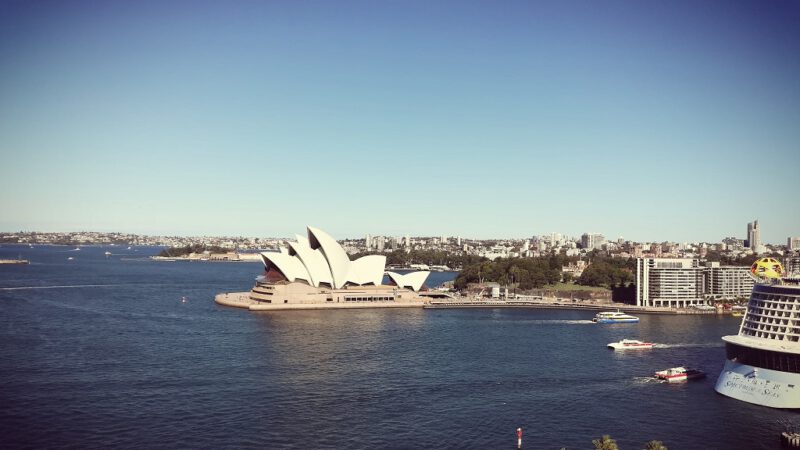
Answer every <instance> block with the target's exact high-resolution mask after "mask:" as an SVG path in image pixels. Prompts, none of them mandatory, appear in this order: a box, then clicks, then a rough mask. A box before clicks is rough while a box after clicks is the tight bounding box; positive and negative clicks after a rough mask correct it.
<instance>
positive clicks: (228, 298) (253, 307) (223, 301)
mask: <svg viewBox="0 0 800 450" xmlns="http://www.w3.org/2000/svg"><path fill="white" fill-rule="evenodd" d="M214 302H216V303H217V304H219V305H222V306H228V307H232V308H240V309H247V310H250V311H291V310H323V309H370V308H422V309H476V308H528V309H563V310H575V311H604V310H606V311H607V310H619V311H622V312H625V313H636V314H656V315H657V314H662V315H703V316H707V315H713V316H727V315H730V314H728V313H721V312H718V311H717V310H695V309H670V308H656V307H642V306H632V305H627V304H620V303H610V304H597V303H574V302H570V303H562V302H541V301H540V302H536V301H496V300H427V301H424V302H417V301H412V302H402V301H401V302H386V303H379V302H374V303H355V304H354V303H289V304H270V303H263V302H259V301H255V300H252V299H250V292H249V291H248V292H228V293H220V294H217V295H215V296H214Z"/></svg>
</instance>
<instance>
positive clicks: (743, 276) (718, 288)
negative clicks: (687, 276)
mask: <svg viewBox="0 0 800 450" xmlns="http://www.w3.org/2000/svg"><path fill="white" fill-rule="evenodd" d="M703 279H704V285H705V294H706V295H707V296H712V297H715V298H717V299H736V298H748V297H749V296H750V292H751V291H752V290H753V284H754V283H755V282H754V280H753V278H752V277H751V276H750V268H749V267H747V266H720V265H719V263H718V262H707V263H706V267H705V269H704V270H703Z"/></svg>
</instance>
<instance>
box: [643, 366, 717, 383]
mask: <svg viewBox="0 0 800 450" xmlns="http://www.w3.org/2000/svg"><path fill="white" fill-rule="evenodd" d="M705 376H706V374H705V372H702V371H700V370H697V369H690V368H687V367H673V368H671V369H665V370H659V371H658V372H656V374H655V377H656V378H660V379H662V380H666V381H667V383H677V382H680V381H686V380H693V379H695V378H703V377H705Z"/></svg>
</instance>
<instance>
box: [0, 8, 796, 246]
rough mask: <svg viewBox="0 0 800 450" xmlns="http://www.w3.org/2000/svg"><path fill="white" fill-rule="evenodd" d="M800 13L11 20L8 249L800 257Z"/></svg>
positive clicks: (90, 14) (0, 141)
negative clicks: (88, 234)
mask: <svg viewBox="0 0 800 450" xmlns="http://www.w3.org/2000/svg"><path fill="white" fill-rule="evenodd" d="M799 192H800V3H798V2H795V1H771V2H760V1H752V2H738V1H704V0H700V1H696V0H693V1H670V2H664V1H648V0H643V1H603V2H596V1H554V2H547V1H535V2H534V1H519V2H518V1H503V2H494V1H435V2H431V1H419V2H416V1H411V0H409V1H391V0H387V1H377V2H376V1H364V2H350V1H335V2H331V1H319V2H317V1H295V0H291V1H254V2H250V1H233V2H212V1H208V2H203V1H192V2H183V1H169V2H164V1H154V2H150V1H136V2H130V1H126V2H118V1H52V2H51V1H35V0H34V1H30V0H24V1H8V0H0V230H2V231H20V230H26V231H33V230H36V231H79V230H92V231H120V232H130V233H140V234H169V235H236V236H240V235H241V236H290V235H293V234H294V233H301V234H302V233H303V232H304V230H305V226H307V225H312V226H315V227H319V228H321V229H324V230H326V231H327V232H329V233H330V234H332V235H333V236H335V237H337V238H347V237H362V236H363V235H365V234H367V233H371V234H372V235H398V236H400V235H406V234H410V235H412V236H417V235H423V236H438V235H447V236H463V237H470V238H513V237H519V238H522V237H529V236H532V235H540V234H549V233H550V232H559V233H563V234H566V235H569V236H578V235H580V234H582V233H584V232H597V233H603V234H604V235H605V236H606V237H608V238H612V239H616V238H617V237H620V236H623V237H625V238H626V239H631V240H638V241H677V242H697V241H708V242H719V241H720V240H721V239H722V238H724V237H727V236H736V237H739V238H744V237H745V232H746V225H747V222H750V221H752V220H754V219H758V220H759V224H760V225H761V229H762V231H761V237H762V240H764V241H766V242H768V243H784V244H785V242H786V238H787V237H788V236H798V235H800V201H798V193H799Z"/></svg>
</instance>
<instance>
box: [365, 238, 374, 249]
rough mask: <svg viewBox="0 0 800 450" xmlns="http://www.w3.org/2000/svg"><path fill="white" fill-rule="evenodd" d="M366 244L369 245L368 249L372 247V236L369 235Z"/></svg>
mask: <svg viewBox="0 0 800 450" xmlns="http://www.w3.org/2000/svg"><path fill="white" fill-rule="evenodd" d="M364 241H365V242H364V246H365V247H367V250H369V249H371V248H372V236H370V235H367V237H366V239H364Z"/></svg>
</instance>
